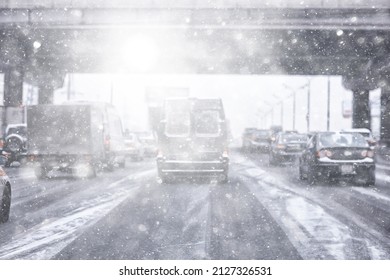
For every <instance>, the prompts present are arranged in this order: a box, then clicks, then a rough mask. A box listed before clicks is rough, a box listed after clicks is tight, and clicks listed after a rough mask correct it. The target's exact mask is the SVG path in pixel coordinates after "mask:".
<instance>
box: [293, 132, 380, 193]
mask: <svg viewBox="0 0 390 280" xmlns="http://www.w3.org/2000/svg"><path fill="white" fill-rule="evenodd" d="M373 157H374V152H373V150H372V149H370V146H369V145H368V143H367V141H366V140H365V139H364V137H363V136H362V135H361V134H360V133H357V132H321V133H316V134H315V135H314V136H313V137H312V138H311V139H310V140H309V142H308V144H307V146H306V148H305V150H304V152H303V153H302V155H301V157H300V159H299V177H300V179H302V180H303V179H308V181H309V183H310V184H314V183H315V182H317V181H318V180H320V179H328V178H339V177H346V178H353V179H360V180H363V182H364V184H365V185H367V186H371V185H374V184H375V162H374V159H373Z"/></svg>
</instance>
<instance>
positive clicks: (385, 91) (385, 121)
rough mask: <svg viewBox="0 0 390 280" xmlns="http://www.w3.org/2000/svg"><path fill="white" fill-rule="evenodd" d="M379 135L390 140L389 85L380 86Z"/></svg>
mask: <svg viewBox="0 0 390 280" xmlns="http://www.w3.org/2000/svg"><path fill="white" fill-rule="evenodd" d="M380 134H381V135H380V136H381V139H383V140H390V87H386V86H385V87H382V88H381V126H380Z"/></svg>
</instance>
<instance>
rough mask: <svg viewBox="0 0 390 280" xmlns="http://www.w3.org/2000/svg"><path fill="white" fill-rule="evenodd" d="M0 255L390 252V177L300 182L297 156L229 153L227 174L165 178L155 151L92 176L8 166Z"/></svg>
mask: <svg viewBox="0 0 390 280" xmlns="http://www.w3.org/2000/svg"><path fill="white" fill-rule="evenodd" d="M6 171H7V173H8V175H9V177H10V178H11V183H12V187H13V189H12V191H13V193H12V195H13V197H12V206H11V216H10V220H9V222H8V223H6V224H1V225H0V259H390V237H389V236H390V234H389V233H390V176H387V175H386V174H385V172H383V171H382V170H377V184H376V186H375V187H374V188H372V187H363V186H359V185H356V184H354V183H351V182H344V181H340V182H332V183H319V184H318V185H315V186H309V185H308V184H307V182H305V181H303V182H301V181H299V179H298V170H297V166H296V164H292V165H287V166H277V167H270V166H269V165H268V157H267V155H264V154H250V155H247V154H242V153H240V151H238V150H233V151H232V154H231V166H230V179H229V183H227V184H225V185H219V184H218V183H217V182H216V181H214V180H208V179H203V180H195V181H194V180H179V181H178V182H176V183H173V184H161V183H160V182H158V180H157V178H156V176H157V175H156V167H155V162H154V160H153V159H146V160H144V161H141V162H131V161H128V162H127V165H126V168H125V169H116V170H115V171H114V172H102V173H100V174H98V177H97V178H94V179H86V180H81V179H72V178H70V177H69V176H65V175H63V174H55V178H53V179H47V180H37V179H36V178H35V175H34V173H33V171H32V169H31V168H29V167H20V168H15V167H14V168H8V169H6Z"/></svg>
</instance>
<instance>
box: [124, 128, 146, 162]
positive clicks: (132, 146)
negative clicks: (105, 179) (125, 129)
mask: <svg viewBox="0 0 390 280" xmlns="http://www.w3.org/2000/svg"><path fill="white" fill-rule="evenodd" d="M144 153H145V150H144V146H143V144H142V143H141V141H140V139H139V137H138V135H137V134H136V133H131V132H130V133H125V154H126V156H128V157H130V158H131V159H132V160H142V159H143V158H144Z"/></svg>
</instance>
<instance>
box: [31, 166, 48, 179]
mask: <svg viewBox="0 0 390 280" xmlns="http://www.w3.org/2000/svg"><path fill="white" fill-rule="evenodd" d="M34 172H35V176H37V178H38V179H46V178H47V174H48V173H49V168H48V167H46V166H37V167H35V169H34Z"/></svg>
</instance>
